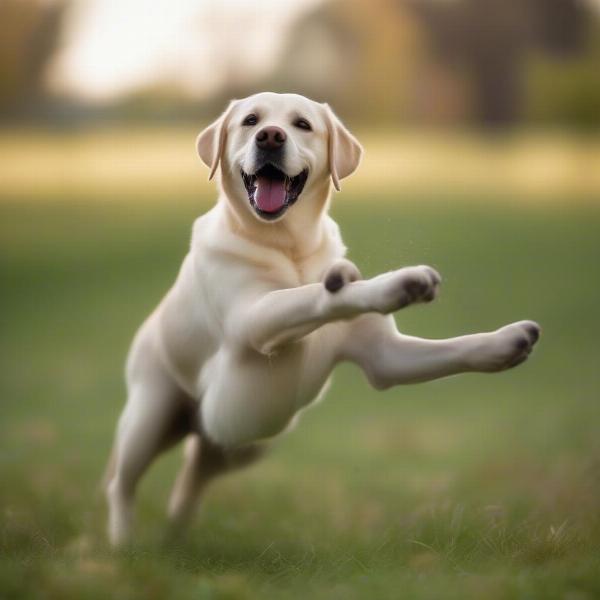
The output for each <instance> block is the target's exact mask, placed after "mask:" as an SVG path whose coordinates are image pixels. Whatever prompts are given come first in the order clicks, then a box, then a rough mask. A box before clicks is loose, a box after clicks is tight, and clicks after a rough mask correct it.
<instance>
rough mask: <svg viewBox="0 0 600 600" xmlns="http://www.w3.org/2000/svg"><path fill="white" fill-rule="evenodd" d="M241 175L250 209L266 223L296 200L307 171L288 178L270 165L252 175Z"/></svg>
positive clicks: (302, 186)
mask: <svg viewBox="0 0 600 600" xmlns="http://www.w3.org/2000/svg"><path fill="white" fill-rule="evenodd" d="M241 173H242V179H243V181H244V185H245V186H246V191H247V192H248V200H249V201H250V204H251V206H252V208H254V210H255V211H256V213H257V214H258V215H259V216H260V217H262V218H263V219H266V220H268V221H273V220H275V219H277V217H280V216H281V215H282V214H283V213H284V212H285V211H286V210H287V209H288V208H289V207H290V206H291V205H292V204H294V202H296V200H298V196H300V194H301V193H302V190H303V189H304V184H305V183H306V179H307V178H308V169H304V171H302V172H301V173H299V174H298V175H296V176H295V177H289V176H288V175H286V174H285V173H284V172H283V171H281V170H280V169H278V168H277V167H276V166H274V165H272V164H271V163H269V164H266V165H265V166H263V167H261V168H260V169H259V170H258V171H256V173H254V175H250V174H248V173H244V171H242V172H241Z"/></svg>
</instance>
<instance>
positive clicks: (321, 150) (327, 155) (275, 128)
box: [197, 92, 362, 221]
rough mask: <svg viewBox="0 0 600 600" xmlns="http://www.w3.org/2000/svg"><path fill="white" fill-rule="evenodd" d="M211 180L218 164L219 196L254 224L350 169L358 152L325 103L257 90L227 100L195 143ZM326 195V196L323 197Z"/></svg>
mask: <svg viewBox="0 0 600 600" xmlns="http://www.w3.org/2000/svg"><path fill="white" fill-rule="evenodd" d="M197 149H198V154H199V155H200V158H202V160H203V161H204V162H205V163H206V165H207V166H208V167H209V168H210V177H211V178H212V177H213V176H214V174H215V172H216V171H217V168H218V167H219V165H220V166H221V183H222V185H223V188H224V190H225V192H226V195H227V197H228V198H229V199H230V201H232V202H236V203H237V204H238V205H239V204H243V205H244V206H245V208H244V209H243V210H246V211H248V212H251V213H252V214H254V215H255V216H256V217H257V218H258V219H260V220H262V221H278V220H280V219H281V218H283V215H284V214H285V213H286V211H287V210H288V208H290V207H291V206H292V205H293V204H295V203H296V202H298V203H300V202H303V201H304V200H305V199H306V201H316V200H314V198H316V197H319V198H322V196H323V194H322V193H321V194H312V193H311V191H314V190H317V189H318V190H323V188H324V184H325V185H326V187H327V188H328V187H329V186H328V184H327V180H328V178H329V177H331V180H332V182H333V185H334V186H335V188H336V189H337V190H339V189H340V183H339V182H340V179H343V178H344V177H346V176H348V175H350V174H351V173H353V172H354V170H355V169H356V168H357V166H358V163H359V162H360V157H361V154H362V148H361V146H360V144H359V143H358V141H357V140H356V138H355V137H354V136H353V135H352V134H351V133H350V132H349V131H348V130H347V129H346V128H345V127H344V125H343V124H342V123H341V121H340V120H339V119H338V118H337V117H336V116H335V114H334V113H333V111H332V110H331V109H330V108H329V106H328V105H326V104H319V103H318V102H313V101H312V100H309V99H308V98H304V97H303V96H299V95H296V94H275V93H271V92H265V93H262V94H256V95H254V96H250V97H248V98H245V99H243V100H234V101H233V102H231V103H230V105H229V107H228V108H227V110H226V111H225V112H224V113H223V114H222V115H221V116H220V117H219V118H218V119H217V120H216V121H215V122H214V123H212V124H211V125H209V126H208V127H207V128H206V129H205V130H204V131H203V132H202V133H200V135H199V136H198V139H197ZM325 196H326V194H325Z"/></svg>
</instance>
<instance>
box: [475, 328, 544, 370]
mask: <svg viewBox="0 0 600 600" xmlns="http://www.w3.org/2000/svg"><path fill="white" fill-rule="evenodd" d="M540 333H541V328H540V326H539V325H538V324H537V323H536V322H535V321H518V322H517V323H511V324H510V325H506V326H504V327H501V328H500V329H498V330H497V331H495V332H494V333H492V334H490V335H491V336H492V338H491V340H492V344H490V345H488V344H486V345H485V347H483V348H481V350H480V351H479V355H480V356H479V357H478V362H479V363H480V364H479V365H478V370H481V371H487V372H492V373H493V372H497V371H504V370H506V369H512V368H513V367H516V366H517V365H520V364H521V363H523V362H525V361H526V360H527V358H528V357H529V355H530V354H531V351H532V350H533V347H534V346H535V344H536V342H537V341H538V340H539V338H540Z"/></svg>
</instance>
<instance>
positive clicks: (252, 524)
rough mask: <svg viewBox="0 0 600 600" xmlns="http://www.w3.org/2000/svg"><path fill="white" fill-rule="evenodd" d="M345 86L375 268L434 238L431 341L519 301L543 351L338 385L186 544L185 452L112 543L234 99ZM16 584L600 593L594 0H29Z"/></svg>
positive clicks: (217, 594)
mask: <svg viewBox="0 0 600 600" xmlns="http://www.w3.org/2000/svg"><path fill="white" fill-rule="evenodd" d="M262 90H272V91H280V92H287V91H290V92H298V93H301V94H305V95H307V96H309V97H312V98H313V99H315V100H319V101H326V102H328V103H329V104H330V105H331V106H332V107H333V108H334V109H335V110H336V112H337V113H338V114H339V115H340V117H341V118H342V119H343V120H344V122H345V123H346V124H347V125H348V126H349V127H350V129H351V130H352V131H353V132H355V133H356V135H357V136H358V138H359V139H360V140H361V141H362V143H363V145H364V147H365V150H366V154H365V159H364V161H363V164H362V165H361V168H360V169H359V171H358V172H357V173H356V174H355V175H354V176H353V177H352V178H350V179H349V180H347V181H345V182H344V185H343V188H344V189H343V192H342V193H341V194H338V195H336V197H335V198H334V202H333V208H332V211H333V216H334V218H335V219H336V220H337V221H338V222H339V223H340V225H341V229H342V232H343V234H344V238H345V241H346V243H347V245H348V246H349V248H350V257H351V258H352V259H353V260H354V261H355V262H357V264H358V265H359V266H360V267H361V270H362V271H363V274H365V275H366V276H371V275H375V274H376V273H378V272H381V271H384V270H388V269H392V268H396V267H398V266H401V265H406V264H420V263H429V264H432V265H434V266H435V267H437V268H438V269H439V270H440V271H441V272H442V275H443V276H444V289H443V292H442V296H441V298H440V299H439V301H437V302H436V303H435V305H432V306H427V307H426V308H425V307H415V308H414V309H410V310H408V311H402V312H401V313H399V314H398V316H397V321H398V324H399V327H400V328H401V329H402V330H403V331H406V332H408V333H411V334H415V335H421V336H425V337H445V336H452V335H459V334H462V333H469V332H473V331H477V330H490V329H494V328H496V327H499V326H501V325H503V324H505V323H507V322H509V321H514V320H518V319H522V318H534V319H536V320H539V321H540V323H541V324H542V327H543V329H544V335H543V338H542V340H541V342H540V345H539V347H538V349H536V352H535V353H534V355H533V357H532V359H531V360H530V361H529V362H528V363H527V364H525V365H524V366H522V367H520V368H519V369H518V370H515V371H511V372H510V373H506V374H503V375H499V376H494V377H487V376H482V375H467V376H462V377H459V378H450V379H447V380H444V381H439V382H434V383H430V384H427V385H422V386H415V387H405V388H396V389H393V390H389V391H387V392H385V393H376V392H374V391H372V390H371V389H370V388H369V387H368V386H367V385H366V383H365V382H364V380H363V378H362V376H361V375H360V373H358V371H357V370H356V369H353V368H352V367H349V366H342V367H340V368H339V369H338V371H337V373H336V377H335V382H334V385H333V387H332V389H331V391H330V393H329V396H328V399H327V401H326V402H324V403H322V404H321V405H320V406H319V407H318V408H317V409H315V410H313V411H309V412H308V413H307V414H306V415H305V417H304V419H303V420H302V422H301V424H300V426H299V427H298V428H297V429H296V430H295V431H294V432H293V433H292V434H291V435H289V436H288V437H286V438H284V439H282V440H280V441H279V442H278V443H277V448H276V450H275V451H274V452H273V454H272V456H271V457H269V458H268V459H267V460H265V461H264V462H263V463H262V464H261V465H259V466H257V467H256V468H255V469H253V470H251V471H249V472H248V473H244V474H240V475H237V476H236V477H233V478H232V479H231V480H229V479H227V480H224V481H223V482H222V483H220V484H219V485H217V486H215V490H214V492H213V494H212V495H210V496H209V499H208V501H207V505H206V507H205V509H204V514H203V517H202V518H201V519H199V520H198V522H197V523H196V525H195V526H194V528H193V531H192V532H190V536H189V539H188V541H186V542H182V543H181V544H180V545H177V546H176V547H168V549H165V547H164V546H162V545H160V544H159V543H158V542H159V540H160V537H161V535H162V529H163V521H164V518H163V507H164V504H165V502H166V497H167V492H168V487H169V485H171V483H172V480H173V476H174V472H175V469H176V464H177V461H178V454H177V453H176V452H175V453H170V454H169V455H168V456H166V457H165V459H163V460H161V461H159V464H158V465H157V467H156V468H155V469H153V470H152V471H151V472H150V474H149V476H148V477H147V479H145V480H144V482H143V484H142V486H141V493H140V517H139V528H140V540H141V541H140V542H139V544H140V545H139V546H137V547H135V548H133V549H132V550H131V551H130V552H128V553H124V554H123V555H119V556H115V555H112V554H110V553H109V552H108V551H107V549H106V547H105V545H104V542H103V541H102V540H103V529H102V528H103V519H104V513H103V506H102V502H101V500H100V499H98V496H97V484H98V481H99V479H100V476H101V473H102V470H103V466H104V461H105V460H106V457H107V456H108V452H109V448H110V445H111V439H112V434H113V428H114V425H115V423H116V419H117V416H118V414H119V411H120V409H121V407H122V404H123V402H124V386H123V382H122V370H123V363H124V358H125V354H126V352H127V348H128V344H129V342H130V340H131V337H132V335H133V333H134V332H135V330H136V328H137V326H138V325H139V323H140V322H141V321H142V319H143V318H144V317H145V315H146V314H147V313H149V312H150V311H151V310H152V309H153V307H154V306H155V305H156V303H157V302H158V301H159V300H160V298H161V296H162V294H163V293H164V292H165V291H166V289H167V288H168V286H169V285H170V284H171V282H172V281H173V279H174V277H175V274H176V272H177V269H178V267H179V264H180V262H181V259H182V257H183V255H184V254H185V252H186V249H187V245H188V241H189V235H190V229H191V224H192V221H193V219H194V218H195V217H196V216H197V215H199V214H200V213H202V212H204V211H205V210H207V209H208V208H209V207H210V206H211V205H212V203H213V202H214V199H215V188H214V185H213V184H212V183H208V182H207V170H206V169H205V167H204V166H203V165H201V163H200V161H199V159H198V158H197V157H196V155H195V150H194V140H195V136H196V134H197V133H198V131H200V129H201V128H202V127H204V126H205V125H206V124H207V123H208V122H210V121H212V120H213V119H214V118H215V117H216V116H217V115H218V114H219V113H220V112H221V111H222V110H223V108H224V107H225V105H226V103H227V102H228V100H229V99H231V98H234V97H237V98H239V97H244V96H246V95H248V94H251V93H254V92H257V91H262ZM0 250H1V252H0V285H1V288H0V308H1V310H0V332H1V335H0V356H2V360H1V362H0V482H1V483H0V597H2V598H4V597H6V598H11V597H15V598H23V597H31V598H34V597H35V598H38V597H40V595H39V594H40V590H44V594H45V595H44V596H43V597H45V598H61V599H63V598H71V597H72V598H81V597H99V598H100V597H103V598H105V597H107V596H108V597H113V596H115V595H118V597H122V598H138V597H139V598H144V599H146V598H165V597H169V598H198V597H200V598H221V597H223V598H226V597H227V598H231V597H233V598H238V597H240V598H246V597H247V598H254V597H286V598H287V597H290V598H291V597H312V598H327V599H330V598H338V597H339V598H344V599H346V598H364V597H370V598H378V597H382V598H385V597H394V593H395V591H396V590H398V589H400V588H402V589H404V590H405V591H406V593H407V594H408V595H409V597H415V598H417V597H438V598H439V597H444V598H447V597H456V598H466V597H473V598H481V597H485V598H513V597H544V598H561V599H564V598H569V600H572V599H577V600H579V599H584V600H585V599H586V598H595V597H598V596H600V578H599V577H598V573H600V558H599V557H600V521H599V511H598V507H599V506H600V447H599V443H598V440H600V407H599V399H600V393H599V391H600V375H599V370H598V364H599V353H598V343H597V340H598V338H599V337H600V320H599V319H598V316H597V310H598V306H599V305H600V283H599V281H598V280H599V277H598V274H599V271H598V265H599V264H600V3H599V2H598V1H597V0H370V1H369V2H364V1H361V0H288V1H286V2H281V1H276V0H254V1H250V0H220V1H218V0H179V1H178V2H176V3H174V2H169V1H167V0H154V1H153V2H151V3H150V2H147V1H143V0H0Z"/></svg>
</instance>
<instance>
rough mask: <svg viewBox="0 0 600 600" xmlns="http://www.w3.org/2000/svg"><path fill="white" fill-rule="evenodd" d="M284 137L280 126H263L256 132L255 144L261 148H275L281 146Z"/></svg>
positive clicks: (285, 137)
mask: <svg viewBox="0 0 600 600" xmlns="http://www.w3.org/2000/svg"><path fill="white" fill-rule="evenodd" d="M286 139H287V135H286V134H285V131H284V130H283V129H281V127H275V126H270V127H263V128H262V129H261V130H260V131H259V132H258V133H257V134H256V145H257V146H258V147H259V148H260V149H261V150H277V149H278V148H281V146H283V144H284V143H285V140H286Z"/></svg>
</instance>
